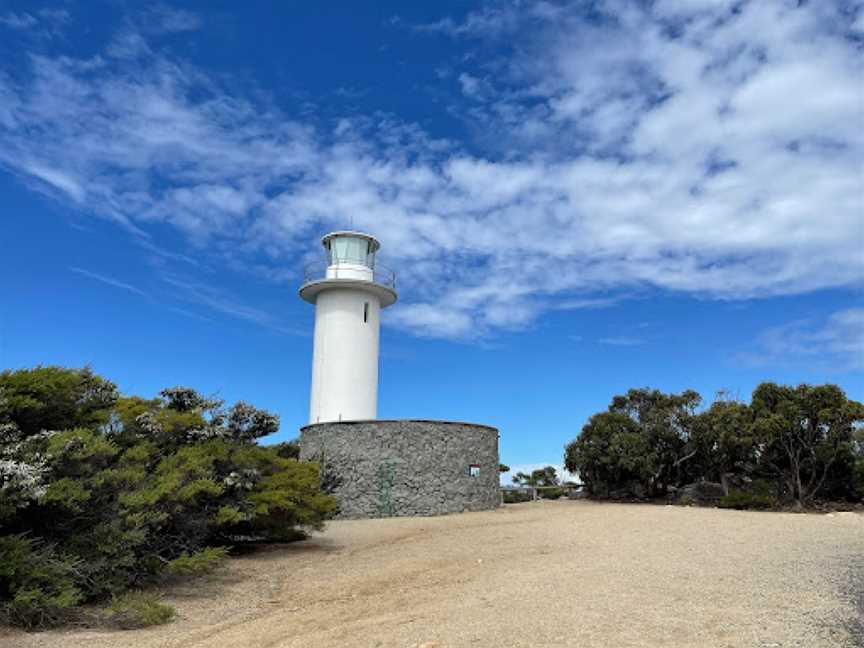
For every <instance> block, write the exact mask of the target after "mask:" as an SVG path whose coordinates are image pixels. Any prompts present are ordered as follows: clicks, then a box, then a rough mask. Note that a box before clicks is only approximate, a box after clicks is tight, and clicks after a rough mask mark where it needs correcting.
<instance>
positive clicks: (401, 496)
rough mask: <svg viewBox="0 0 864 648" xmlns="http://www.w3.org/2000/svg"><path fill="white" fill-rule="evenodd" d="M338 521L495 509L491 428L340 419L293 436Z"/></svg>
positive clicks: (496, 494)
mask: <svg viewBox="0 0 864 648" xmlns="http://www.w3.org/2000/svg"><path fill="white" fill-rule="evenodd" d="M300 458H301V459H304V460H307V461H319V462H321V463H322V465H323V471H324V477H325V481H326V482H329V483H330V484H331V485H332V492H333V494H334V495H335V496H336V498H337V499H338V500H339V514H338V517H340V518H372V517H391V516H403V515H442V514H445V513H459V512H462V511H484V510H488V509H494V508H495V507H497V506H498V504H499V497H500V496H499V487H498V430H497V429H495V428H493V427H489V426H487V425H476V424H473V423H458V422H454V421H419V420H396V421H342V422H338V423H335V422H334V423H315V424H312V425H307V426H306V427H304V428H302V429H301V430H300Z"/></svg>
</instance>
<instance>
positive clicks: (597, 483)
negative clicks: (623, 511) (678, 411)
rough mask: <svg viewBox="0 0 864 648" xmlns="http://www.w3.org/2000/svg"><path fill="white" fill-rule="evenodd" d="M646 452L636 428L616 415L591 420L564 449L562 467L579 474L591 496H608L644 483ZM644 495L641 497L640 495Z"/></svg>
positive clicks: (618, 413)
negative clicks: (635, 484) (617, 490)
mask: <svg viewBox="0 0 864 648" xmlns="http://www.w3.org/2000/svg"><path fill="white" fill-rule="evenodd" d="M646 456H647V448H646V445H645V439H644V438H643V437H642V435H641V434H640V431H639V426H638V424H637V423H636V422H635V421H634V420H633V419H632V418H630V417H629V416H627V415H626V414H622V413H620V412H601V413H599V414H595V415H594V416H592V417H591V418H590V419H589V420H588V423H586V424H585V426H584V427H583V428H582V433H581V434H580V435H579V437H578V438H577V439H576V440H575V441H572V442H571V443H570V444H568V445H567V447H566V448H565V452H564V467H565V468H567V470H568V471H570V472H571V473H579V475H580V477H581V478H582V482H583V483H584V484H585V489H586V490H587V492H588V493H589V494H591V495H602V496H606V495H609V494H610V492H611V491H613V490H616V489H621V488H627V489H628V490H630V492H631V494H637V493H634V491H635V490H636V489H634V488H633V487H632V485H633V484H634V483H637V484H640V485H641V484H642V483H643V482H644V481H645V475H646V474H647V469H646V466H645V458H646ZM643 494H644V493H643Z"/></svg>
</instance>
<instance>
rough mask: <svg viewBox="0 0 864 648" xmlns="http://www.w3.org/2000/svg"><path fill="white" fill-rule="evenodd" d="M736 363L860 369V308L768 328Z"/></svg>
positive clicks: (863, 323)
mask: <svg viewBox="0 0 864 648" xmlns="http://www.w3.org/2000/svg"><path fill="white" fill-rule="evenodd" d="M737 359H738V360H739V361H740V362H743V363H745V364H750V365H754V366H765V365H772V366H776V365H780V366H782V365H799V366H802V365H807V366H810V367H812V368H814V369H817V370H825V369H828V370H855V369H864V308H849V309H845V310H840V311H836V312H834V313H832V314H831V315H829V316H828V317H827V318H824V319H804V320H796V321H793V322H789V323H788V324H784V325H782V326H777V327H773V328H770V329H768V330H766V331H765V332H763V333H762V334H761V335H759V337H758V338H757V340H756V345H755V349H754V350H752V351H747V352H744V353H741V354H739V355H738V356H737Z"/></svg>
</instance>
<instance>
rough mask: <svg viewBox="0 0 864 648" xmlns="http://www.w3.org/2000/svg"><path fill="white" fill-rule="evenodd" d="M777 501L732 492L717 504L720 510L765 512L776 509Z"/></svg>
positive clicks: (764, 496)
mask: <svg viewBox="0 0 864 648" xmlns="http://www.w3.org/2000/svg"><path fill="white" fill-rule="evenodd" d="M775 504H776V503H775V501H774V500H773V499H772V498H771V497H769V496H767V495H751V494H750V493H742V492H740V491H732V492H731V493H729V494H728V495H724V496H723V497H721V498H720V502H719V503H718V504H717V506H719V507H720V508H728V509H738V510H739V511H740V510H748V509H752V510H764V509H770V508H774V506H775Z"/></svg>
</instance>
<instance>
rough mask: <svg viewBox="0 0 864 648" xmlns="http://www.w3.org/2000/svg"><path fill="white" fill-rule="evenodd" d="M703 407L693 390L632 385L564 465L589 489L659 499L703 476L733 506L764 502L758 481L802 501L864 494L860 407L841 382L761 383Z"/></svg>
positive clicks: (592, 422)
mask: <svg viewBox="0 0 864 648" xmlns="http://www.w3.org/2000/svg"><path fill="white" fill-rule="evenodd" d="M721 396H722V395H721ZM700 403H701V398H700V396H699V394H697V393H696V392H694V391H689V390H688V391H685V392H682V393H681V394H663V393H662V392H659V391H657V390H649V389H631V390H630V391H629V392H627V394H626V395H623V396H616V397H615V398H614V399H613V400H612V403H611V404H610V406H609V408H608V410H607V411H605V412H600V413H598V414H595V415H594V416H592V417H591V418H590V419H589V421H588V423H587V424H586V425H585V426H584V427H583V429H582V433H581V434H580V436H579V437H578V438H577V439H576V440H574V441H573V442H571V443H570V444H569V445H568V446H567V447H566V449H565V457H564V461H565V465H566V467H567V469H568V470H569V471H571V472H574V473H579V475H580V476H581V478H582V480H583V482H584V483H585V484H586V486H587V489H588V491H589V492H590V493H592V494H594V495H610V494H611V495H623V496H635V497H657V496H662V495H665V494H666V493H667V492H668V491H669V489H670V488H677V487H681V486H684V485H687V484H692V483H694V482H701V481H709V482H719V483H720V484H722V486H723V490H724V492H725V493H726V495H727V496H728V498H729V501H730V502H732V501H733V500H734V502H735V503H736V505H737V504H740V503H741V502H744V501H750V500H752V501H754V502H756V501H758V502H759V503H760V505H764V502H765V497H767V494H766V493H764V492H758V493H756V492H755V491H756V490H764V489H762V488H761V487H760V488H759V489H757V488H756V486H755V485H757V484H760V485H761V484H769V485H770V486H771V490H772V493H773V496H774V497H775V498H777V499H779V500H788V501H792V502H795V503H797V504H798V505H799V506H805V505H807V504H810V503H811V502H813V500H814V499H816V498H817V497H820V496H821V497H832V498H835V499H859V500H860V499H862V496H864V432H862V428H861V426H862V423H864V406H862V405H861V403H858V402H856V401H853V400H850V399H848V398H847V397H846V394H845V393H844V392H843V391H842V390H841V389H840V388H839V387H837V386H835V385H821V386H815V387H814V386H810V385H800V386H798V387H787V386H783V385H776V384H774V383H763V384H761V385H759V386H758V387H757V388H756V390H755V391H754V392H753V397H752V402H751V403H750V404H746V403H742V402H737V401H734V400H729V399H726V398H725V397H721V398H718V399H717V400H716V401H715V402H713V403H712V404H711V406H710V407H708V408H707V409H705V410H703V411H701V412H700V411H697V408H698V407H699V405H700ZM742 484H743V485H745V486H747V485H749V486H750V488H751V490H753V491H754V492H752V493H749V495H750V496H752V497H751V498H750V500H748V498H747V497H745V496H744V495H745V494H742V493H740V492H738V491H737V490H736V489H737V488H741V487H742ZM733 486H734V488H733ZM754 497H755V498H756V499H753V498H754Z"/></svg>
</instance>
